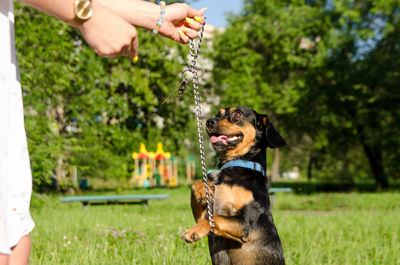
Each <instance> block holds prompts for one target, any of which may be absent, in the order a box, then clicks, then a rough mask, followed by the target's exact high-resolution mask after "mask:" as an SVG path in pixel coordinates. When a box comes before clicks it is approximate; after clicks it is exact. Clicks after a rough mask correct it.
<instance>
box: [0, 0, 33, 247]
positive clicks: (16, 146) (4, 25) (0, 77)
mask: <svg viewBox="0 0 400 265" xmlns="http://www.w3.org/2000/svg"><path fill="white" fill-rule="evenodd" d="M27 48H29V47H27ZM31 193H32V175H31V168H30V163H29V154H28V147H27V140H26V135H25V127H24V112H23V105H22V92H21V84H20V82H19V75H18V68H17V58H16V52H15V39H14V14H13V3H12V0H0V253H2V254H8V255H9V254H11V249H10V248H11V247H13V246H15V245H16V244H17V243H18V242H19V240H20V239H21V238H22V237H23V236H24V235H27V234H29V233H30V232H31V231H32V229H33V227H34V223H33V221H32V218H31V215H30V213H29V205H30V199H31Z"/></svg>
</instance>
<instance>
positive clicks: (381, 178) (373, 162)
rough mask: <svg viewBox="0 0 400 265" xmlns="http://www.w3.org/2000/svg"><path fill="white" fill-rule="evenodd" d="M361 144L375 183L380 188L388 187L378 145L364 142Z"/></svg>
mask: <svg viewBox="0 0 400 265" xmlns="http://www.w3.org/2000/svg"><path fill="white" fill-rule="evenodd" d="M362 146H363V148H364V151H365V155H366V156H367V158H368V161H369V165H370V166H371V170H372V174H373V175H374V178H375V182H376V184H377V185H378V187H380V188H382V189H387V188H389V180H388V177H387V175H386V174H385V169H384V167H383V161H382V160H383V159H382V150H381V149H379V147H376V146H372V145H368V144H365V143H362Z"/></svg>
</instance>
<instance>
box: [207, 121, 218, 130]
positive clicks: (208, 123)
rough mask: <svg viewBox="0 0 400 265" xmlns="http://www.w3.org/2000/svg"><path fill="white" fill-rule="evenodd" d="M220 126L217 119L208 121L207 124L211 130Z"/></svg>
mask: <svg viewBox="0 0 400 265" xmlns="http://www.w3.org/2000/svg"><path fill="white" fill-rule="evenodd" d="M217 124H218V121H217V119H215V118H213V119H208V120H207V122H206V126H207V128H209V129H212V128H215V126H216V125H217Z"/></svg>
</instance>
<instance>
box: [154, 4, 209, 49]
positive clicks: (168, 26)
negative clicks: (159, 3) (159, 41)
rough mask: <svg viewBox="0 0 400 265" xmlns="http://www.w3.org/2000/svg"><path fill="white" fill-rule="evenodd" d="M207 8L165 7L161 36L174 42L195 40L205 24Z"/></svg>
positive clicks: (176, 5) (179, 5)
mask: <svg viewBox="0 0 400 265" xmlns="http://www.w3.org/2000/svg"><path fill="white" fill-rule="evenodd" d="M205 11H206V8H202V9H200V10H196V9H194V8H192V7H190V6H188V5H187V4H180V3H177V4H172V5H167V6H166V7H165V17H164V21H163V24H162V26H161V27H160V29H159V31H158V32H159V34H161V35H162V36H164V37H167V38H170V39H172V40H175V41H178V42H181V43H188V42H189V39H194V38H196V37H197V35H198V31H199V30H200V29H201V25H202V24H204V18H203V15H204V12H205Z"/></svg>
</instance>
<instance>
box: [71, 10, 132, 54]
mask: <svg viewBox="0 0 400 265" xmlns="http://www.w3.org/2000/svg"><path fill="white" fill-rule="evenodd" d="M95 8H96V12H93V16H92V17H91V18H90V19H89V20H87V21H85V22H84V23H83V24H81V25H79V26H78V28H79V30H80V31H81V33H82V35H83V38H84V39H85V40H86V42H87V43H88V44H89V45H90V46H91V47H92V48H93V49H94V50H95V52H96V53H97V54H98V55H101V56H107V57H110V58H115V57H117V56H118V55H122V56H128V55H129V57H130V58H131V60H133V61H135V60H137V56H138V48H139V40H138V36H137V32H136V29H135V27H133V26H132V25H130V24H129V23H128V22H127V21H125V20H124V19H123V18H121V17H119V16H117V15H116V14H114V13H113V12H112V11H110V10H109V9H107V8H105V7H104V6H102V5H101V4H100V3H96V6H95Z"/></svg>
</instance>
